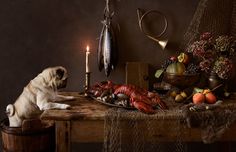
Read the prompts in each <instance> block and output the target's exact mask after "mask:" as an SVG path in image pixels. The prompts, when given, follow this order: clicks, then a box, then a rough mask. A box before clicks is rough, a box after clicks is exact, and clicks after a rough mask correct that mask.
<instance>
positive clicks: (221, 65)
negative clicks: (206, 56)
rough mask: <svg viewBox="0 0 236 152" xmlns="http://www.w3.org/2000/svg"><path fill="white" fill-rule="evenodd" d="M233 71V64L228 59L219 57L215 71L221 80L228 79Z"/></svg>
mask: <svg viewBox="0 0 236 152" xmlns="http://www.w3.org/2000/svg"><path fill="white" fill-rule="evenodd" d="M232 70H233V62H232V61H231V60H230V59H228V58H226V57H219V58H218V59H217V60H216V62H215V65H214V68H213V71H214V72H215V73H216V74H217V75H218V76H219V77H220V78H221V79H228V78H229V77H230V75H231V73H232Z"/></svg>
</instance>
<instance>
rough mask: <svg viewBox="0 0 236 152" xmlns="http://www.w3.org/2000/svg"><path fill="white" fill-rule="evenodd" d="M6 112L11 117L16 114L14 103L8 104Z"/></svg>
mask: <svg viewBox="0 0 236 152" xmlns="http://www.w3.org/2000/svg"><path fill="white" fill-rule="evenodd" d="M6 114H7V116H8V117H11V116H13V115H14V114H15V106H14V105H13V104H9V105H7V108H6Z"/></svg>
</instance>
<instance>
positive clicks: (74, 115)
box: [41, 92, 109, 121]
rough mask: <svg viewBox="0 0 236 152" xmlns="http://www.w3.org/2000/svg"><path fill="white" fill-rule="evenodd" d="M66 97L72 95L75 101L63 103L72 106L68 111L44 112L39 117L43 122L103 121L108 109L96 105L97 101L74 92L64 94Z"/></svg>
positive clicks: (99, 104) (98, 104) (104, 106)
mask: <svg viewBox="0 0 236 152" xmlns="http://www.w3.org/2000/svg"><path fill="white" fill-rule="evenodd" d="M64 94H66V95H73V96H75V97H76V100H72V101H65V102H63V103H66V104H69V105H71V106H72V108H71V109H69V110H56V109H54V110H46V111H44V112H43V114H42V115H41V119H44V120H63V121H65V120H78V119H80V120H81V119H86V120H103V119H104V116H105V112H106V111H107V110H108V109H109V107H107V106H106V105H103V104H101V103H98V102H97V101H95V100H93V99H91V98H88V97H84V96H83V95H79V94H78V93H76V92H74V93H73V92H70V93H64Z"/></svg>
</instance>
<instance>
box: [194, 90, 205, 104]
mask: <svg viewBox="0 0 236 152" xmlns="http://www.w3.org/2000/svg"><path fill="white" fill-rule="evenodd" d="M204 101H205V96H204V94H203V93H200V92H199V93H195V94H194V95H193V103H194V104H201V103H203V102H204Z"/></svg>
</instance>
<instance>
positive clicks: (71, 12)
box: [0, 0, 198, 119]
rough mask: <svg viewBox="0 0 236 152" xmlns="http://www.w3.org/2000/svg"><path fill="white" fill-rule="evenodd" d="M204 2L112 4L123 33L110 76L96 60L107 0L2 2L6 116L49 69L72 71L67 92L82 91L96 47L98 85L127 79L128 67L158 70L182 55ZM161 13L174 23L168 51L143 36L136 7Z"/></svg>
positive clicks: (1, 103)
mask: <svg viewBox="0 0 236 152" xmlns="http://www.w3.org/2000/svg"><path fill="white" fill-rule="evenodd" d="M197 3H198V0H111V5H112V6H113V9H114V11H115V18H114V19H115V20H116V22H117V23H119V26H120V32H119V33H118V35H117V41H118V45H119V63H118V66H117V68H116V70H115V71H114V72H112V73H111V75H110V77H108V78H107V77H105V75H104V72H99V71H98V69H97V62H96V56H97V54H96V50H97V46H98V39H97V38H98V37H99V34H100V31H101V28H102V24H101V22H100V21H101V19H102V17H103V9H104V6H105V0H9V1H8V0H5V1H4V0H1V1H0V52H1V54H0V69H1V75H0V84H1V87H0V115H1V116H0V118H1V119H2V118H3V117H5V114H4V111H5V107H6V105H7V104H8V103H13V102H14V101H15V100H16V98H17V97H18V96H19V94H20V93H21V92H22V89H23V87H24V86H25V85H26V84H27V83H28V82H29V81H30V80H31V79H33V78H34V77H35V76H36V75H37V74H38V73H40V72H41V71H42V70H43V69H44V68H46V67H49V66H55V65H62V66H65V67H66V68H67V69H68V71H69V75H70V76H69V82H68V86H67V88H66V90H67V91H82V89H83V85H84V80H85V78H84V77H85V76H84V71H85V47H86V45H87V44H89V45H90V47H91V70H92V76H91V77H92V78H91V80H92V83H94V82H96V81H102V80H107V79H110V80H113V81H114V82H117V83H124V81H125V63H126V62H128V61H141V62H147V63H149V64H150V66H151V69H153V70H151V73H150V77H151V78H153V77H154V70H155V69H157V68H158V67H160V64H161V63H162V62H163V61H164V59H165V58H167V57H168V56H169V55H173V54H176V52H177V51H180V50H178V44H179V43H180V41H181V39H182V36H183V34H184V31H185V30H186V27H187V26H188V24H189V22H190V20H191V18H192V16H193V13H194V11H195V9H196V6H197ZM137 8H142V9H144V10H151V9H155V10H159V11H161V12H163V13H164V14H165V15H166V16H167V19H168V22H169V27H168V34H167V37H168V38H169V44H168V46H167V49H166V50H165V51H162V50H161V48H160V47H159V46H158V45H157V44H156V43H155V42H153V41H151V40H149V39H148V38H146V37H145V36H144V35H143V33H141V32H140V30H139V27H138V21H137V14H136V9H137Z"/></svg>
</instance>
